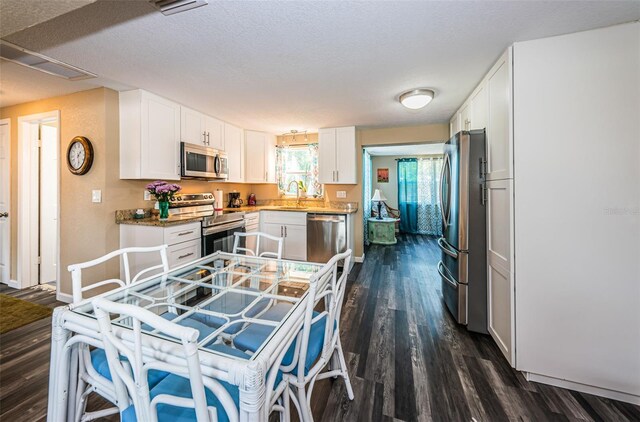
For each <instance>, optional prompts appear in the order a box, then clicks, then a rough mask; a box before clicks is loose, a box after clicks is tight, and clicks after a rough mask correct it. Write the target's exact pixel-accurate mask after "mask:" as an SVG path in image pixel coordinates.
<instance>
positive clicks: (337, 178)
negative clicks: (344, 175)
mask: <svg viewBox="0 0 640 422" xmlns="http://www.w3.org/2000/svg"><path fill="white" fill-rule="evenodd" d="M339 181H340V170H336V182H339Z"/></svg>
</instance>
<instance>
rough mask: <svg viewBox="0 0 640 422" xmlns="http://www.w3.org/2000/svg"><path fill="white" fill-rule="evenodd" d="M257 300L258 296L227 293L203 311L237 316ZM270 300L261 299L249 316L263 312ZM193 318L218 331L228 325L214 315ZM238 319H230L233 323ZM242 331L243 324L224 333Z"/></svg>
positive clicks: (197, 314)
mask: <svg viewBox="0 0 640 422" xmlns="http://www.w3.org/2000/svg"><path fill="white" fill-rule="evenodd" d="M246 290H251V291H256V292H257V291H258V290H257V289H250V288H247V289H246ZM255 299H256V296H252V295H245V294H242V293H238V292H226V293H224V294H223V295H221V296H220V297H219V298H217V299H215V300H214V301H213V302H211V303H210V304H208V305H206V306H203V307H202V309H204V310H207V311H212V312H219V313H223V314H237V313H240V312H242V311H243V310H244V309H245V308H246V307H247V306H249V305H250V304H251V302H253V301H254V300H255ZM269 300H270V299H261V300H260V301H259V302H258V303H256V304H255V305H254V306H253V307H252V308H251V309H250V310H249V311H248V312H247V316H248V317H253V316H255V315H256V314H258V313H260V312H261V311H263V310H264V309H265V308H266V307H267V305H268V304H269ZM193 318H194V319H197V320H198V321H200V322H202V323H204V324H206V325H209V326H212V327H215V328H216V329H217V328H220V327H222V325H223V324H224V323H226V320H225V319H223V318H220V317H216V316H213V315H205V314H200V313H196V314H194V315H193ZM236 319H239V317H237V316H236V317H231V318H230V320H231V321H235V320H236ZM241 329H242V324H234V325H232V326H231V327H229V328H227V329H226V330H225V331H224V332H225V333H226V334H236V333H237V332H238V331H240V330H241Z"/></svg>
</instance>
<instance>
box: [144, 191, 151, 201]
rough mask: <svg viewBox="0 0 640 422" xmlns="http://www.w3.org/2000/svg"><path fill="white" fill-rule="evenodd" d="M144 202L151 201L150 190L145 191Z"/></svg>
mask: <svg viewBox="0 0 640 422" xmlns="http://www.w3.org/2000/svg"><path fill="white" fill-rule="evenodd" d="M144 200H145V201H151V192H149V191H148V190H145V191H144Z"/></svg>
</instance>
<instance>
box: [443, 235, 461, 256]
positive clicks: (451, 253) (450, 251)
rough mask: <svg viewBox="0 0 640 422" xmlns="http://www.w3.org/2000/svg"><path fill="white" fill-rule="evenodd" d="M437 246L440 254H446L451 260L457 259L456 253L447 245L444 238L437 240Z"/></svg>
mask: <svg viewBox="0 0 640 422" xmlns="http://www.w3.org/2000/svg"><path fill="white" fill-rule="evenodd" d="M438 246H440V249H442V252H444V253H446V254H447V255H449V256H450V257H452V258H455V259H458V252H457V251H456V250H455V249H453V246H451V245H449V243H448V242H447V241H446V239H445V238H444V237H440V238H438Z"/></svg>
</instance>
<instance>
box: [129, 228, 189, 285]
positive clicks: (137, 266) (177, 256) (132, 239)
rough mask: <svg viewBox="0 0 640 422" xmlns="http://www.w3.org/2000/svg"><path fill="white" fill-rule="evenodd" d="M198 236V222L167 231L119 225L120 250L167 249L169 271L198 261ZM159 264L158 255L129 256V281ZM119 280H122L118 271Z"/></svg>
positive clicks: (139, 254)
mask: <svg viewBox="0 0 640 422" xmlns="http://www.w3.org/2000/svg"><path fill="white" fill-rule="evenodd" d="M201 233H202V225H201V223H200V222H199V221H198V222H194V223H186V224H178V225H173V226H168V227H161V226H142V225H137V224H120V248H129V247H133V246H140V247H144V246H158V245H167V246H168V248H167V258H168V260H169V267H170V268H174V267H177V266H178V265H182V264H184V263H187V262H189V261H193V260H195V259H197V258H200V253H201ZM160 263H161V262H160V257H159V256H158V254H146V253H138V254H132V255H130V256H129V266H130V269H131V276H132V277H133V276H134V275H135V274H137V273H138V272H140V271H142V270H143V269H145V268H149V267H153V266H155V265H159V264H160ZM159 272H160V271H158V273H159ZM149 275H152V274H151V273H150V274H149ZM121 276H124V274H123V273H122V271H121ZM145 277H146V276H145Z"/></svg>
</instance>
